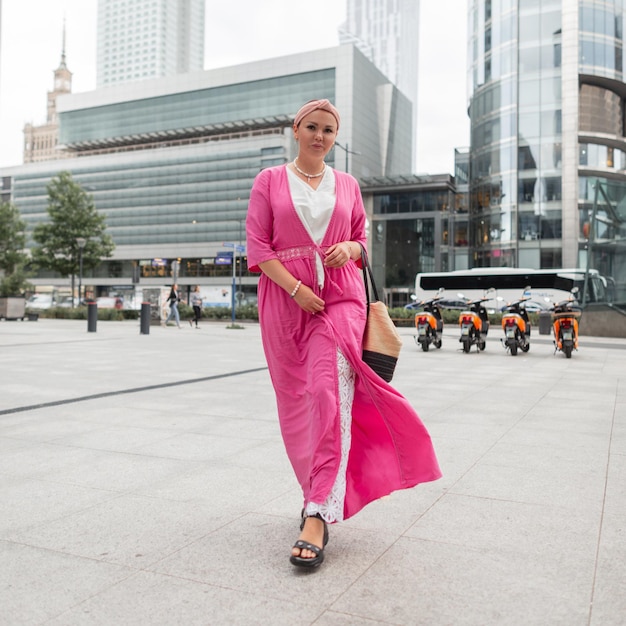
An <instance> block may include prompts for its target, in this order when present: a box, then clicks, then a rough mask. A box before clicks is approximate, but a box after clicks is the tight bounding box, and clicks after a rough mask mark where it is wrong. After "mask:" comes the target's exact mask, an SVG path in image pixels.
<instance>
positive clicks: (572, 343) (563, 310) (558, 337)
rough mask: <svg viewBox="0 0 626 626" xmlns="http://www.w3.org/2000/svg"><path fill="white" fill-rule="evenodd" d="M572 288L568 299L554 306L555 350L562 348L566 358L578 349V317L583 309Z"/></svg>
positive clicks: (575, 290) (570, 356)
mask: <svg viewBox="0 0 626 626" xmlns="http://www.w3.org/2000/svg"><path fill="white" fill-rule="evenodd" d="M577 291H578V289H577V288H574V289H573V290H572V295H571V296H570V297H569V298H568V299H567V300H562V301H561V302H558V303H557V304H555V305H554V306H553V307H552V331H553V332H554V351H555V352H556V351H557V350H561V351H562V352H563V353H564V354H565V358H567V359H571V358H572V350H578V318H579V317H580V316H581V315H582V310H581V308H580V307H579V306H578V303H577V301H576V297H575V294H576V293H577Z"/></svg>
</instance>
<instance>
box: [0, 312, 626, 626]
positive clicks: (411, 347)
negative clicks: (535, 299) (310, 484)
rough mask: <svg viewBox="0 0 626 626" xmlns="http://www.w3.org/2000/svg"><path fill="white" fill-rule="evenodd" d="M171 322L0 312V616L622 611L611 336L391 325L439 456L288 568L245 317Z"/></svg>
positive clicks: (291, 493)
mask: <svg viewBox="0 0 626 626" xmlns="http://www.w3.org/2000/svg"><path fill="white" fill-rule="evenodd" d="M184 324H185V325H183V327H182V329H180V330H179V329H177V328H175V327H167V328H163V327H160V326H152V327H151V328H150V333H149V334H147V335H142V334H140V332H139V322H138V321H126V322H102V321H100V322H98V326H97V332H95V333H93V332H92V333H89V332H87V322H86V321H68V320H48V319H40V320H39V321H37V322H0V355H1V364H0V564H1V566H0V624H1V625H2V626H4V625H7V626H21V625H31V624H32V625H36V624H37V625H38V624H50V625H54V626H61V625H68V626H69V625H80V626H83V625H96V624H97V625H107V626H108V625H115V626H118V625H135V624H136V625H152V624H159V625H161V624H162V625H167V626H175V625H184V626H188V625H196V624H198V625H214V624H215V625H230V624H235V625H237V624H242V625H244V624H245V625H246V626H249V625H253V624H260V625H264V624H268V625H270V624H271V625H272V626H274V625H286V626H292V625H298V626H304V625H308V624H315V625H316V626H347V625H353V624H354V625H362V626H373V625H376V624H385V625H387V624H389V625H391V624H394V625H412V624H416V625H417V624H419V625H422V624H423V625H428V626H440V625H455V626H456V625H465V624H467V625H470V624H471V625H481V626H482V625H489V624H511V625H520V626H521V625H523V626H528V625H535V624H536V625H550V626H551V625H561V624H562V625H564V626H584V625H592V626H608V625H618V624H626V592H625V590H626V340H624V339H609V338H591V337H582V338H581V340H580V349H579V351H578V352H575V353H574V355H573V357H572V358H571V359H569V360H568V359H566V358H565V357H564V356H563V355H562V354H560V353H559V354H556V355H555V354H554V352H553V348H552V341H551V338H550V337H548V336H537V335H533V337H532V345H531V349H530V352H529V353H528V354H519V355H518V356H516V357H511V356H510V355H508V354H507V353H506V352H505V350H504V349H503V348H502V346H501V344H500V336H501V334H502V332H501V329H500V328H498V327H492V329H491V331H490V337H489V339H488V342H487V349H486V350H485V351H484V352H481V353H477V352H472V353H471V354H463V353H462V352H461V351H460V344H459V343H458V331H457V329H456V328H455V327H448V328H446V330H445V331H444V332H445V335H444V342H443V347H442V348H441V350H434V349H432V350H431V351H430V352H428V353H423V352H422V351H421V350H420V349H419V348H418V346H416V344H415V342H414V339H413V335H414V330H413V329H412V328H402V329H400V332H401V335H402V337H403V339H404V347H403V351H402V355H401V357H400V362H399V365H398V370H397V374H396V377H395V379H394V385H395V386H396V388H397V389H398V390H400V391H401V392H402V393H404V394H405V395H406V396H407V397H408V398H409V399H410V400H411V402H412V404H413V405H414V406H415V407H416V409H417V411H418V413H419V414H420V416H421V418H422V419H423V420H424V422H425V424H426V426H427V427H428V429H429V430H430V433H431V435H432V437H433V441H434V444H435V448H436V450H437V453H438V456H439V459H440V463H441V467H442V471H443V478H442V479H440V480H439V481H436V482H434V483H430V484H427V485H421V486H418V487H417V488H415V489H412V490H409V491H402V492H398V493H394V494H392V495H391V496H389V497H387V498H384V499H382V500H381V501H378V502H375V503H373V504H371V505H370V506H368V507H367V508H366V509H365V510H363V511H362V512H361V513H359V514H358V515H357V516H355V517H354V518H352V519H350V520H349V521H348V522H345V523H342V524H339V525H336V526H333V527H331V529H330V542H329V544H328V546H327V549H326V560H325V562H324V564H323V565H322V567H321V568H320V569H319V570H318V571H315V572H312V573H308V572H302V571H297V570H295V568H294V567H293V566H292V565H290V563H289V560H288V556H289V553H290V548H291V545H292V543H293V542H294V541H295V539H297V536H298V534H299V530H298V525H299V519H298V518H299V513H300V508H301V505H302V502H301V495H300V490H299V487H298V485H297V483H296V481H295V478H294V476H293V474H292V471H291V468H290V466H289V464H288V461H287V458H286V455H285V452H284V448H283V445H282V441H281V438H280V433H279V429H278V424H277V419H276V410H275V402H274V395H273V392H272V388H271V385H270V381H269V376H268V372H267V368H266V364H265V359H264V356H263V352H262V347H261V341H260V333H259V328H258V325H256V324H253V323H250V324H248V323H245V324H242V326H243V328H241V329H230V328H228V325H229V320H227V321H226V322H211V323H209V322H207V323H205V324H203V325H202V328H201V329H200V330H195V329H192V328H190V327H189V326H188V325H186V322H185V323H184Z"/></svg>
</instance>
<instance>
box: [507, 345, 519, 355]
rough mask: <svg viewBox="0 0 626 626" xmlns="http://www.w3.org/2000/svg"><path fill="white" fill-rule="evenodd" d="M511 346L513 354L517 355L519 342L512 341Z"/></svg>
mask: <svg viewBox="0 0 626 626" xmlns="http://www.w3.org/2000/svg"><path fill="white" fill-rule="evenodd" d="M509 348H510V349H511V356H517V344H516V343H512V344H511V345H510V346H509Z"/></svg>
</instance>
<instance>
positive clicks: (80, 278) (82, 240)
mask: <svg viewBox="0 0 626 626" xmlns="http://www.w3.org/2000/svg"><path fill="white" fill-rule="evenodd" d="M76 243H77V244H78V304H79V305H80V303H81V302H82V301H83V298H82V291H83V248H84V247H85V244H86V243H87V240H86V239H85V238H84V237H77V238H76ZM73 306H74V294H72V307H73Z"/></svg>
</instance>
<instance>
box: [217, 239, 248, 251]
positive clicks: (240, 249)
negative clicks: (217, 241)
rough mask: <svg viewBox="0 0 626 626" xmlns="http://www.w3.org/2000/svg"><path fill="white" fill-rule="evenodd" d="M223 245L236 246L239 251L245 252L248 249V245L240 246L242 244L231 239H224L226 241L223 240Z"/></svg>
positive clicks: (227, 246)
mask: <svg viewBox="0 0 626 626" xmlns="http://www.w3.org/2000/svg"><path fill="white" fill-rule="evenodd" d="M222 245H223V246H224V247H225V248H235V250H237V252H245V251H246V246H240V245H237V244H235V243H232V242H231V241H224V242H222Z"/></svg>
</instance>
